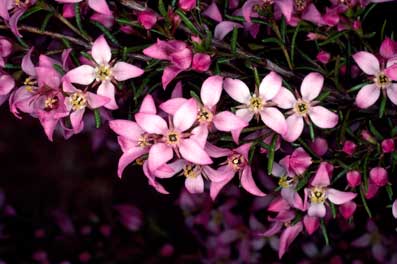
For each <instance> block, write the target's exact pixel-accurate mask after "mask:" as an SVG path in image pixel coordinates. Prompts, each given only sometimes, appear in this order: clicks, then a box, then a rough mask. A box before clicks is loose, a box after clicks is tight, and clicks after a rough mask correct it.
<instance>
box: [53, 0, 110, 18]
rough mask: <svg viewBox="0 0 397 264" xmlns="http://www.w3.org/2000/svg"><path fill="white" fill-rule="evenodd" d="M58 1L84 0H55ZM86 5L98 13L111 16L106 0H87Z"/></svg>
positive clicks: (80, 0)
mask: <svg viewBox="0 0 397 264" xmlns="http://www.w3.org/2000/svg"><path fill="white" fill-rule="evenodd" d="M55 1H57V2H58V3H66V4H69V3H80V2H82V1H84V0H55ZM87 3H88V6H89V7H90V8H91V9H92V10H94V11H95V12H98V13H100V14H103V15H106V16H112V11H110V9H109V6H108V4H107V3H106V0H87Z"/></svg>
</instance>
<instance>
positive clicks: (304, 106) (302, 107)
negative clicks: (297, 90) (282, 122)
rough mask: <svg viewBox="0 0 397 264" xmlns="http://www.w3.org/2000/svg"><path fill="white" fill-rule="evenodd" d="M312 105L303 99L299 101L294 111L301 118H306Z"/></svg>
mask: <svg viewBox="0 0 397 264" xmlns="http://www.w3.org/2000/svg"><path fill="white" fill-rule="evenodd" d="M309 108H310V104H309V103H308V102H306V101H303V100H302V99H299V100H298V101H297V102H296V103H295V106H294V111H295V113H297V114H298V115H300V116H305V115H306V114H307V112H308V111H309Z"/></svg>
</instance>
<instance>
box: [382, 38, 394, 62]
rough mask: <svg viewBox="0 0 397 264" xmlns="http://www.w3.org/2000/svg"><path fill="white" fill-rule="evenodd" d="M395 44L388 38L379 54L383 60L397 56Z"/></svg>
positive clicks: (383, 42)
mask: <svg viewBox="0 0 397 264" xmlns="http://www.w3.org/2000/svg"><path fill="white" fill-rule="evenodd" d="M395 51H396V49H395V44H394V41H393V40H392V39H391V38H388V37H386V38H385V39H384V40H383V41H382V44H381V45H380V49H379V53H380V55H381V56H382V57H383V58H387V59H390V58H392V57H394V55H395Z"/></svg>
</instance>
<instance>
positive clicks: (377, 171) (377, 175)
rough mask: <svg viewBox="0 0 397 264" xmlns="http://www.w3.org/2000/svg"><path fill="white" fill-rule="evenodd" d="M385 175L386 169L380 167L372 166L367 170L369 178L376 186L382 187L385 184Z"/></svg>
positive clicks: (386, 180)
mask: <svg viewBox="0 0 397 264" xmlns="http://www.w3.org/2000/svg"><path fill="white" fill-rule="evenodd" d="M387 176H388V175H387V171H386V170H385V169H384V168H382V167H376V168H373V169H371V171H370V172H369V177H370V179H371V180H372V182H373V183H374V184H375V185H376V186H378V187H382V186H385V185H386V184H387V182H388V179H387Z"/></svg>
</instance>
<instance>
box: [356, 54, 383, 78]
mask: <svg viewBox="0 0 397 264" xmlns="http://www.w3.org/2000/svg"><path fill="white" fill-rule="evenodd" d="M353 59H354V61H355V62H356V63H357V65H358V67H360V69H361V70H362V71H363V72H365V73H366V74H368V75H376V74H378V73H379V72H380V65H379V60H378V59H377V58H376V57H375V55H373V54H371V53H369V52H366V51H359V52H357V53H356V54H354V55H353Z"/></svg>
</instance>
